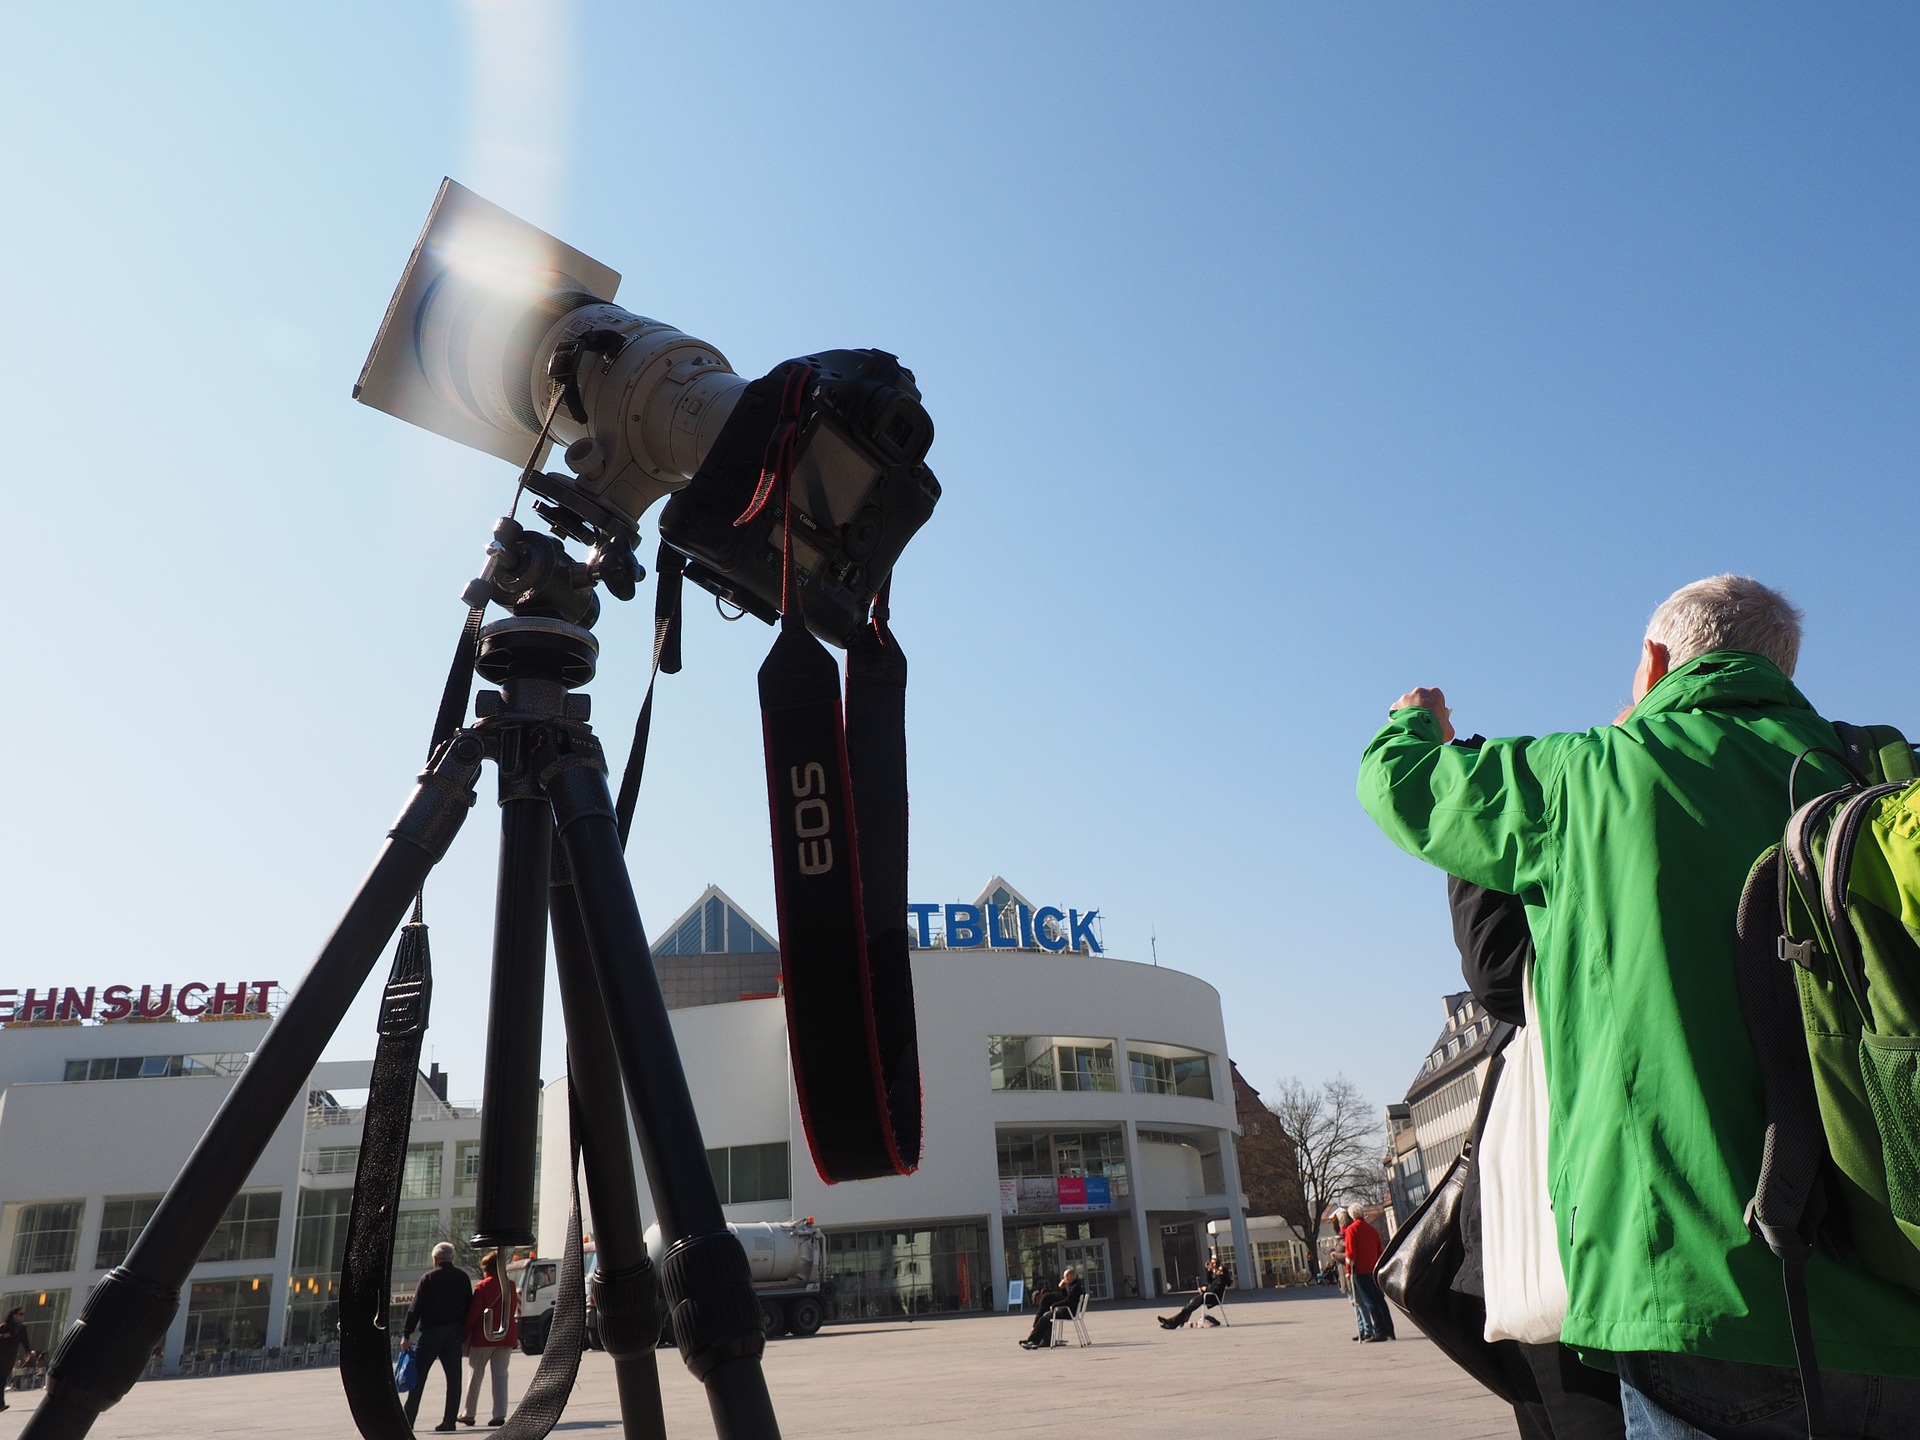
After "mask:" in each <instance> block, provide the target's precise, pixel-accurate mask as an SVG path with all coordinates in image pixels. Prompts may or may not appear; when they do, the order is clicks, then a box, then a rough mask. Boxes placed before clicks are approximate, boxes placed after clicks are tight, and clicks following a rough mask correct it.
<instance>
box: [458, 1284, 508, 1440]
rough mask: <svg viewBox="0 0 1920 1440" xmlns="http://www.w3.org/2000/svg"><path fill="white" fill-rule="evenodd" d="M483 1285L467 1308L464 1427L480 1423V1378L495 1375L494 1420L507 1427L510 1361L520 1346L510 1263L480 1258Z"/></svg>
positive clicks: (476, 1289) (492, 1421) (478, 1287)
mask: <svg viewBox="0 0 1920 1440" xmlns="http://www.w3.org/2000/svg"><path fill="white" fill-rule="evenodd" d="M480 1271H481V1277H482V1278H481V1281H480V1283H479V1284H478V1285H476V1286H474V1287H473V1301H472V1303H471V1304H469V1305H468V1306H467V1365H468V1375H467V1408H466V1412H465V1413H464V1414H462V1415H461V1417H460V1423H461V1424H462V1425H473V1424H476V1423H477V1419H476V1415H477V1411H478V1407H479V1404H480V1377H481V1376H482V1375H484V1374H485V1373H486V1372H487V1371H489V1370H491V1371H492V1372H493V1418H492V1419H490V1420H488V1421H487V1424H489V1425H504V1424H506V1423H507V1361H508V1357H509V1356H511V1355H512V1354H513V1352H514V1349H515V1347H516V1346H518V1345H519V1343H520V1293H519V1291H517V1290H515V1289H514V1288H513V1286H512V1285H510V1284H508V1283H507V1262H506V1261H505V1259H503V1258H502V1257H501V1254H500V1252H499V1251H498V1250H489V1251H488V1252H487V1253H486V1254H485V1255H482V1256H481V1257H480Z"/></svg>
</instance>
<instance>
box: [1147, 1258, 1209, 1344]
mask: <svg viewBox="0 0 1920 1440" xmlns="http://www.w3.org/2000/svg"><path fill="white" fill-rule="evenodd" d="M1226 1288H1227V1267H1226V1266H1225V1265H1222V1264H1221V1263H1220V1257H1219V1256H1218V1255H1215V1256H1212V1257H1211V1258H1209V1259H1208V1261H1207V1274H1206V1278H1205V1279H1204V1280H1202V1281H1201V1282H1200V1288H1199V1289H1198V1290H1195V1291H1194V1292H1193V1298H1192V1299H1191V1300H1189V1301H1187V1303H1186V1304H1185V1305H1183V1306H1181V1307H1180V1313H1179V1314H1177V1315H1160V1316H1156V1317H1155V1318H1156V1319H1158V1320H1159V1322H1160V1328H1161V1329H1162V1330H1178V1329H1179V1328H1180V1327H1181V1326H1182V1325H1184V1324H1186V1323H1187V1320H1188V1318H1189V1317H1190V1316H1191V1315H1192V1314H1193V1312H1194V1311H1195V1310H1198V1309H1199V1308H1200V1307H1201V1306H1202V1305H1204V1304H1206V1303H1207V1297H1208V1296H1209V1295H1211V1296H1212V1297H1213V1298H1214V1299H1215V1300H1218V1299H1219V1298H1220V1297H1221V1295H1222V1294H1224V1293H1225V1291H1226ZM1206 1321H1207V1324H1209V1325H1218V1324H1219V1323H1220V1322H1219V1321H1218V1320H1216V1319H1214V1318H1213V1317H1212V1316H1211V1315H1209V1316H1207V1317H1206Z"/></svg>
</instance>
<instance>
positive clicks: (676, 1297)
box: [660, 1230, 767, 1380]
mask: <svg viewBox="0 0 1920 1440" xmlns="http://www.w3.org/2000/svg"><path fill="white" fill-rule="evenodd" d="M660 1285H661V1288H662V1289H663V1290H665V1291H666V1292H667V1307H668V1310H669V1312H670V1313H671V1314H672V1316H673V1338H674V1342H675V1343H676V1344H677V1345H679V1347H680V1357H681V1358H682V1359H683V1360H685V1361H686V1362H687V1368H688V1369H689V1370H691V1371H692V1372H693V1374H694V1378H695V1379H698V1380H705V1379H706V1378H707V1376H708V1375H709V1374H710V1373H711V1372H713V1371H714V1370H716V1369H718V1368H719V1367H720V1366H722V1365H725V1364H727V1363H729V1362H731V1361H734V1360H743V1359H749V1358H751V1359H754V1360H758V1359H759V1357H760V1356H761V1354H762V1353H763V1352H764V1351H765V1350H766V1348H767V1336H766V1332H765V1331H763V1330H762V1329H761V1328H760V1302H759V1299H758V1298H757V1297H756V1296H755V1295H754V1293H753V1272H752V1270H751V1269H750V1268H749V1267H748V1265H747V1252H746V1249H745V1247H743V1246H742V1245H741V1244H740V1241H739V1238H738V1237H737V1236H735V1235H734V1234H733V1232H732V1231H729V1230H722V1231H719V1232H718V1233H716V1234H712V1235H694V1236H691V1237H689V1238H688V1239H685V1240H682V1241H680V1242H679V1243H678V1244H677V1245H675V1246H674V1247H673V1248H672V1249H671V1250H669V1251H667V1255H666V1258H665V1259H664V1260H663V1261H662V1262H661V1264H660Z"/></svg>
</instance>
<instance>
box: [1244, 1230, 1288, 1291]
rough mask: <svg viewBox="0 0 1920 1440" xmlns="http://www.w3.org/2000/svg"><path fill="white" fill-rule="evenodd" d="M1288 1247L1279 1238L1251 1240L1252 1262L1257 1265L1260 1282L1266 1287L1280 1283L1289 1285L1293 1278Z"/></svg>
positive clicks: (1271, 1287)
mask: <svg viewBox="0 0 1920 1440" xmlns="http://www.w3.org/2000/svg"><path fill="white" fill-rule="evenodd" d="M1288 1252H1289V1247H1288V1246H1287V1245H1286V1244H1285V1243H1284V1242H1282V1241H1279V1240H1256V1241H1254V1242H1253V1259H1254V1264H1255V1265H1256V1266H1258V1267H1259V1271H1260V1274H1259V1281H1260V1284H1261V1285H1262V1286H1263V1287H1264V1288H1266V1289H1268V1290H1271V1289H1273V1287H1274V1286H1276V1285H1279V1284H1281V1283H1283V1282H1284V1283H1286V1284H1288V1285H1291V1284H1293V1283H1294V1278H1293V1257H1292V1255H1291V1254H1290V1253H1288Z"/></svg>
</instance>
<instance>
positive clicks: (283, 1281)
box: [267, 1174, 300, 1349]
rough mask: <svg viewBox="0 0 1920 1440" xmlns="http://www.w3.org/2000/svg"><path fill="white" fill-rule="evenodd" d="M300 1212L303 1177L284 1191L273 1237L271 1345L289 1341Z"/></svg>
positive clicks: (268, 1301) (270, 1282)
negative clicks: (289, 1302)
mask: <svg viewBox="0 0 1920 1440" xmlns="http://www.w3.org/2000/svg"><path fill="white" fill-rule="evenodd" d="M299 1214H300V1177H299V1175H297V1174H296V1175H295V1176H294V1179H293V1184H292V1185H290V1186H288V1187H287V1188H286V1189H283V1190H282V1191H281V1192H280V1228H279V1230H277V1231H276V1232H274V1237H273V1278H272V1279H271V1281H269V1282H268V1283H269V1284H270V1285H271V1287H272V1294H271V1295H270V1296H269V1297H268V1299H267V1348H268V1349H272V1348H273V1347H274V1346H276V1345H283V1344H285V1343H286V1334H287V1300H288V1294H287V1285H288V1283H289V1281H290V1279H291V1277H292V1274H293V1233H294V1222H295V1221H296V1220H297V1219H298V1218H299Z"/></svg>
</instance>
